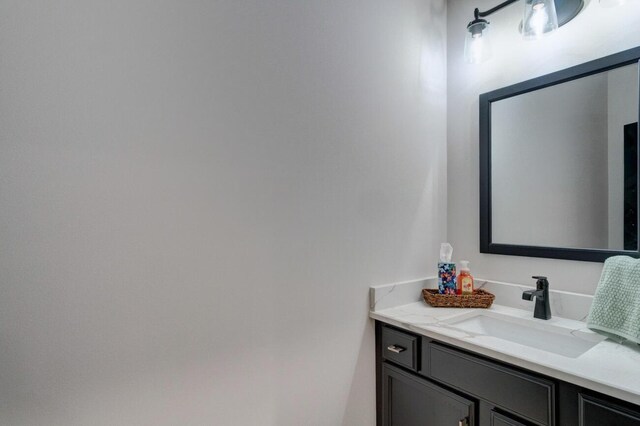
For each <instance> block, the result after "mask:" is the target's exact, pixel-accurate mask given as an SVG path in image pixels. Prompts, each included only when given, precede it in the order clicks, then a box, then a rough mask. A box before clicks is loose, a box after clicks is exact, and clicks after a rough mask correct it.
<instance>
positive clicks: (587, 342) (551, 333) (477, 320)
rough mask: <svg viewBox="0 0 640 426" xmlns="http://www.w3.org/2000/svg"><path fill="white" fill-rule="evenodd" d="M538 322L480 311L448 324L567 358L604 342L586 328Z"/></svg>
mask: <svg viewBox="0 0 640 426" xmlns="http://www.w3.org/2000/svg"><path fill="white" fill-rule="evenodd" d="M541 321H542V320H533V319H531V320H528V319H522V318H516V317H510V316H508V315H501V314H496V313H492V312H482V313H478V314H475V315H473V316H471V317H469V316H466V317H465V318H454V319H452V320H451V321H450V322H448V325H449V327H452V328H455V329H457V330H460V331H462V332H466V333H469V334H473V335H481V336H489V337H493V338H497V339H500V340H504V341H507V342H511V343H516V344H519V345H523V346H528V347H530V348H535V349H540V350H543V351H546V352H551V353H554V354H557V355H562V356H565V357H568V358H577V357H579V356H580V355H582V354H583V353H585V352H587V351H588V350H589V349H591V348H593V347H594V346H595V345H597V344H598V343H600V342H602V341H603V340H605V337H603V336H601V335H599V334H596V333H594V332H591V331H589V330H587V329H586V328H585V329H584V330H580V331H575V330H570V329H567V328H564V327H558V326H555V325H552V324H548V323H543V322H541Z"/></svg>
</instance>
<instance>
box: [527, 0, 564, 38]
mask: <svg viewBox="0 0 640 426" xmlns="http://www.w3.org/2000/svg"><path fill="white" fill-rule="evenodd" d="M556 29H558V15H557V14H556V6H555V3H554V1H553V0H525V7H524V18H523V20H522V36H523V37H524V38H525V39H538V38H541V37H542V36H543V35H545V34H547V33H550V32H552V31H554V30H556Z"/></svg>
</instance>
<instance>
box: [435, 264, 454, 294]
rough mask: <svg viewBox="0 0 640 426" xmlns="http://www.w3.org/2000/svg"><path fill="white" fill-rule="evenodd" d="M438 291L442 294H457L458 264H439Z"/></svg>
mask: <svg viewBox="0 0 640 426" xmlns="http://www.w3.org/2000/svg"><path fill="white" fill-rule="evenodd" d="M438 291H439V292H440V294H456V264H455V263H453V262H440V263H438Z"/></svg>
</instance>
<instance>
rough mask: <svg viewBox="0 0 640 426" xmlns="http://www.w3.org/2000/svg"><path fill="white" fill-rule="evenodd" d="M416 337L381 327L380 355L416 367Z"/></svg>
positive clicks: (409, 366)
mask: <svg viewBox="0 0 640 426" xmlns="http://www.w3.org/2000/svg"><path fill="white" fill-rule="evenodd" d="M417 345H418V338H417V337H416V336H413V335H411V334H408V333H403V332H401V331H398V330H394V329H392V328H388V327H383V328H382V357H383V358H384V359H386V360H389V361H393V362H395V363H397V364H400V365H402V366H404V367H407V368H410V369H412V370H417V369H418V350H417Z"/></svg>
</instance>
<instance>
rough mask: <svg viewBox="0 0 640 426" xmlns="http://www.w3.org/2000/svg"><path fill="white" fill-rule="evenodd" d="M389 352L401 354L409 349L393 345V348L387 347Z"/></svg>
mask: <svg viewBox="0 0 640 426" xmlns="http://www.w3.org/2000/svg"><path fill="white" fill-rule="evenodd" d="M387 350H388V351H391V352H393V353H396V354H399V353H400V352H402V351H406V350H407V348H403V347H402V346H397V345H391V346H387Z"/></svg>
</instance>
